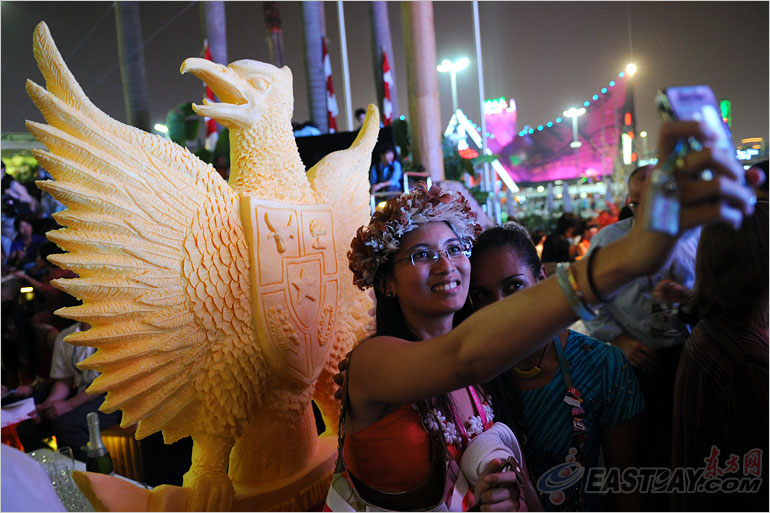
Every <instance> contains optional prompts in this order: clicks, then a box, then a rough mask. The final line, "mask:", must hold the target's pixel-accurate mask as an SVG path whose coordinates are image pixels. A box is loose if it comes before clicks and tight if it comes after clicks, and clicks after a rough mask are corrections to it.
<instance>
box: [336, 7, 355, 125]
mask: <svg viewBox="0 0 770 513" xmlns="http://www.w3.org/2000/svg"><path fill="white" fill-rule="evenodd" d="M337 16H338V17H339V21H340V51H341V52H342V81H343V86H344V89H345V117H346V118H347V121H348V132H352V131H353V110H352V102H351V100H350V73H349V71H348V42H347V37H346V36H345V12H344V10H343V8H342V0H337Z"/></svg>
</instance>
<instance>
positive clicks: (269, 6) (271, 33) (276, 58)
mask: <svg viewBox="0 0 770 513" xmlns="http://www.w3.org/2000/svg"><path fill="white" fill-rule="evenodd" d="M262 12H264V14H265V25H266V26H267V32H268V36H267V44H268V46H269V47H270V62H271V63H272V64H273V66H276V67H278V68H282V67H283V65H284V63H285V60H284V58H283V29H281V13H280V12H279V11H278V2H262Z"/></svg>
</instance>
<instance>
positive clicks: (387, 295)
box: [385, 292, 395, 299]
mask: <svg viewBox="0 0 770 513" xmlns="http://www.w3.org/2000/svg"><path fill="white" fill-rule="evenodd" d="M385 297H386V298H388V299H393V298H394V297H395V296H394V295H393V293H392V292H387V293H386V294H385Z"/></svg>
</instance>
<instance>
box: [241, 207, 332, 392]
mask: <svg viewBox="0 0 770 513" xmlns="http://www.w3.org/2000/svg"><path fill="white" fill-rule="evenodd" d="M241 217H242V219H243V225H244V228H245V229H246V233H247V238H248V239H249V252H250V255H249V257H250V262H251V284H252V287H251V291H252V306H253V309H254V310H253V311H254V312H256V315H255V324H254V331H255V338H256V340H258V341H259V344H260V346H261V348H262V350H263V351H264V353H265V355H266V357H267V360H268V364H269V365H270V367H271V369H272V370H273V371H274V372H275V373H276V374H279V375H281V376H284V377H287V378H290V379H292V380H295V381H298V382H300V383H303V384H306V385H307V384H311V383H313V382H314V381H315V380H316V378H317V377H318V375H319V374H320V372H321V369H322V368H323V366H324V364H325V362H326V359H327V358H328V356H329V351H330V349H331V340H332V337H333V336H334V330H335V323H336V312H337V300H338V296H339V294H338V291H339V286H338V285H339V276H338V275H337V273H338V268H337V255H336V250H335V247H334V244H333V240H334V234H333V226H332V214H331V209H330V208H329V207H328V206H327V205H291V204H286V203H277V202H274V201H268V200H261V199H257V198H243V199H242V200H241Z"/></svg>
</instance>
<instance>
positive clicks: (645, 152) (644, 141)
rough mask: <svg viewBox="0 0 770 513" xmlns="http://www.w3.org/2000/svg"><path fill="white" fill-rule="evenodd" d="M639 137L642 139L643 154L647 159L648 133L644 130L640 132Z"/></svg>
mask: <svg viewBox="0 0 770 513" xmlns="http://www.w3.org/2000/svg"><path fill="white" fill-rule="evenodd" d="M639 137H641V138H642V154H643V155H644V158H645V159H647V131H646V130H642V131H641V132H639ZM639 160H641V159H639ZM640 164H641V162H640Z"/></svg>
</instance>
